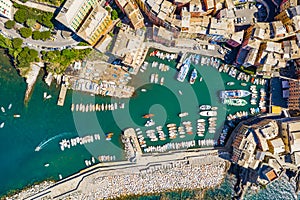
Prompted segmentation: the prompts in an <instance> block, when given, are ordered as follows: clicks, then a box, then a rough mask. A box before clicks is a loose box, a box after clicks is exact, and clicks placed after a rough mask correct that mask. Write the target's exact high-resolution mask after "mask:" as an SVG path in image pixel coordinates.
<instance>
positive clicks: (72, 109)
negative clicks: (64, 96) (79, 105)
mask: <svg viewBox="0 0 300 200" xmlns="http://www.w3.org/2000/svg"><path fill="white" fill-rule="evenodd" d="M74 108H75V105H74V103H72V105H71V111H72V112H73V111H74Z"/></svg>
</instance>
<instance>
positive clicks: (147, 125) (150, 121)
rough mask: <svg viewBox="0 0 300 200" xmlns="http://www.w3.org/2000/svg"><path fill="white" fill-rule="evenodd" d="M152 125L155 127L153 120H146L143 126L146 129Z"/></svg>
mask: <svg viewBox="0 0 300 200" xmlns="http://www.w3.org/2000/svg"><path fill="white" fill-rule="evenodd" d="M153 125H155V122H154V121H153V119H150V120H148V121H147V122H146V124H145V126H146V127H150V126H153Z"/></svg>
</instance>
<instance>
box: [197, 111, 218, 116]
mask: <svg viewBox="0 0 300 200" xmlns="http://www.w3.org/2000/svg"><path fill="white" fill-rule="evenodd" d="M199 114H200V115H201V116H205V117H213V116H217V111H201V112H200V113H199Z"/></svg>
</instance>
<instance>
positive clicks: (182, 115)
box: [178, 112, 189, 117]
mask: <svg viewBox="0 0 300 200" xmlns="http://www.w3.org/2000/svg"><path fill="white" fill-rule="evenodd" d="M188 115H189V113H188V112H183V113H179V114H178V116H179V117H185V116H188Z"/></svg>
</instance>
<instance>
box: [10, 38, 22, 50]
mask: <svg viewBox="0 0 300 200" xmlns="http://www.w3.org/2000/svg"><path fill="white" fill-rule="evenodd" d="M22 44H23V40H22V39H21V38H14V39H12V46H13V48H14V49H18V48H21V46H22Z"/></svg>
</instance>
